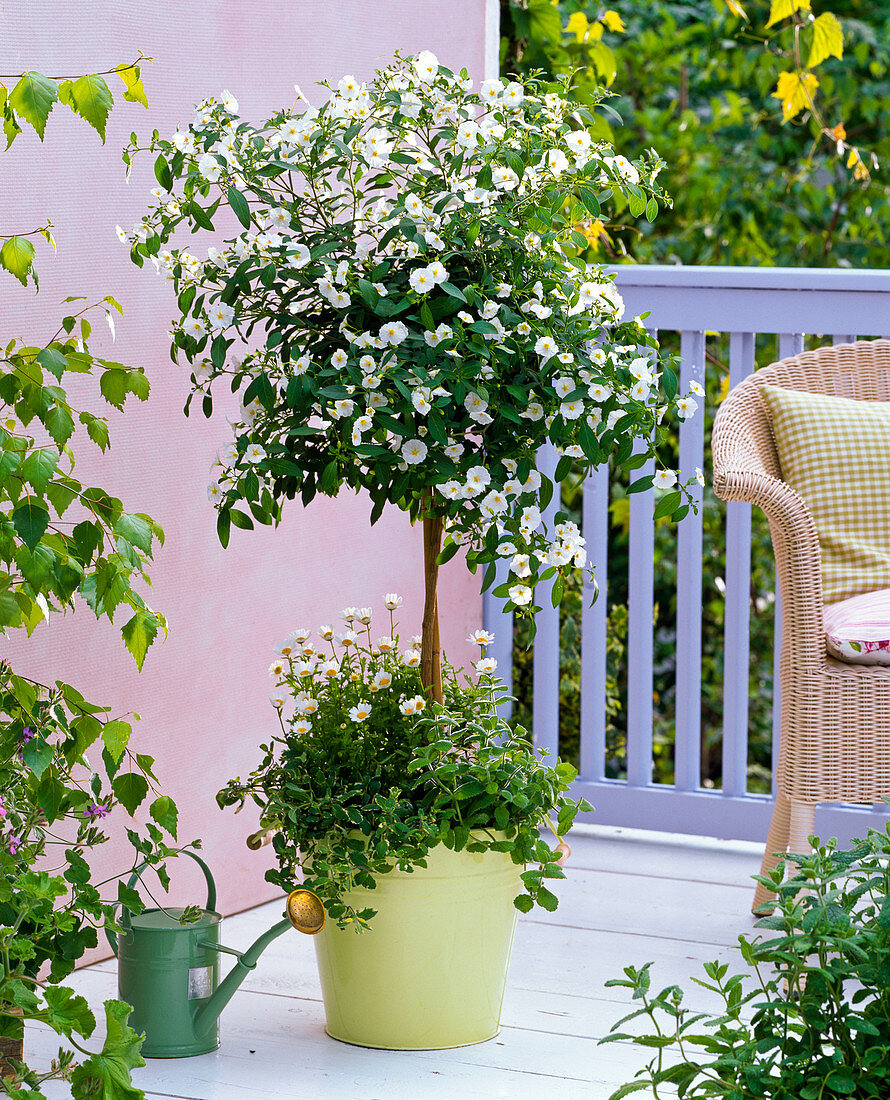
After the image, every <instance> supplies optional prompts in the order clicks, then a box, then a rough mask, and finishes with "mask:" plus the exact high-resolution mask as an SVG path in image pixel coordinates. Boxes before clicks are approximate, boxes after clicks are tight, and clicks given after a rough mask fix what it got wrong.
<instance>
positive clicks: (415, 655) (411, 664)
mask: <svg viewBox="0 0 890 1100" xmlns="http://www.w3.org/2000/svg"><path fill="white" fill-rule="evenodd" d="M402 664H403V665H407V667H408V668H417V666H418V665H419V664H420V650H419V649H406V650H405V652H404V653H403V654H402Z"/></svg>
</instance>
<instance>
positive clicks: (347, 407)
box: [331, 398, 355, 420]
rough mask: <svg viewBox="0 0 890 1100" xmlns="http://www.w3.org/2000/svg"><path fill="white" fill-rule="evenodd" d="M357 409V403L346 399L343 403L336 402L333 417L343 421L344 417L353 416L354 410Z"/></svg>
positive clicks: (332, 411)
mask: <svg viewBox="0 0 890 1100" xmlns="http://www.w3.org/2000/svg"><path fill="white" fill-rule="evenodd" d="M354 408H355V402H354V401H350V400H348V398H344V399H343V400H342V401H335V402H334V407H333V409H332V410H331V413H332V415H333V416H335V417H336V418H337V420H342V419H343V417H344V416H352V412H353V409H354Z"/></svg>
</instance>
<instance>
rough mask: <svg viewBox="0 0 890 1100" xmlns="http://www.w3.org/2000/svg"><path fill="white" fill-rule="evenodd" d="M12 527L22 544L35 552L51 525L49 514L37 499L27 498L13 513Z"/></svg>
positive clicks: (20, 502) (21, 501)
mask: <svg viewBox="0 0 890 1100" xmlns="http://www.w3.org/2000/svg"><path fill="white" fill-rule="evenodd" d="M12 525H13V527H14V528H15V530H16V534H17V535H18V536H19V538H20V539H21V540H22V542H23V543H24V544H25V545H26V546H27V547H28V549H29V550H33V549H34V547H35V546H36V545H37V543H38V542H40V540H41V538H43V533H44V532H45V531H46V528H47V526H48V525H49V512H48V511H47V510H46V508H45V507H44V505H43V504H41V503H40V501H38V500H37V499H36V498H35V497H32V496H26V497H24V498H23V499H22V500H20V501H19V503H18V504H17V505H16V508H15V511H14V512H13V513H12Z"/></svg>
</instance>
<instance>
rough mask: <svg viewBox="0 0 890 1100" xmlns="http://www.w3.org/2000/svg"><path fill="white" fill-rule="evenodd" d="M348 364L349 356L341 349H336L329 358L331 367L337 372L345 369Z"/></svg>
mask: <svg viewBox="0 0 890 1100" xmlns="http://www.w3.org/2000/svg"><path fill="white" fill-rule="evenodd" d="M348 362H349V356H348V355H347V354H346V352H345V351H344V350H343V349H342V348H337V350H336V351H335V352H334V354H333V355H332V356H331V366H332V367H336V368H337V370H340V369H341V368H342V367H345V366H346V364H347V363H348Z"/></svg>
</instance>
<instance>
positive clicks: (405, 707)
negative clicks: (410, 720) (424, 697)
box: [399, 697, 416, 717]
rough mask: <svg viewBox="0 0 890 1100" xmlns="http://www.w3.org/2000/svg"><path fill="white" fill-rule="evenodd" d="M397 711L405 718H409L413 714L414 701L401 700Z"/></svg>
mask: <svg viewBox="0 0 890 1100" xmlns="http://www.w3.org/2000/svg"><path fill="white" fill-rule="evenodd" d="M415 698H416V697H415ZM399 710H400V711H401V712H402V714H404V715H405V716H406V717H410V716H411V715H412V714H413V713H414V710H415V700H414V699H402V701H401V702H400V703H399Z"/></svg>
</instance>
